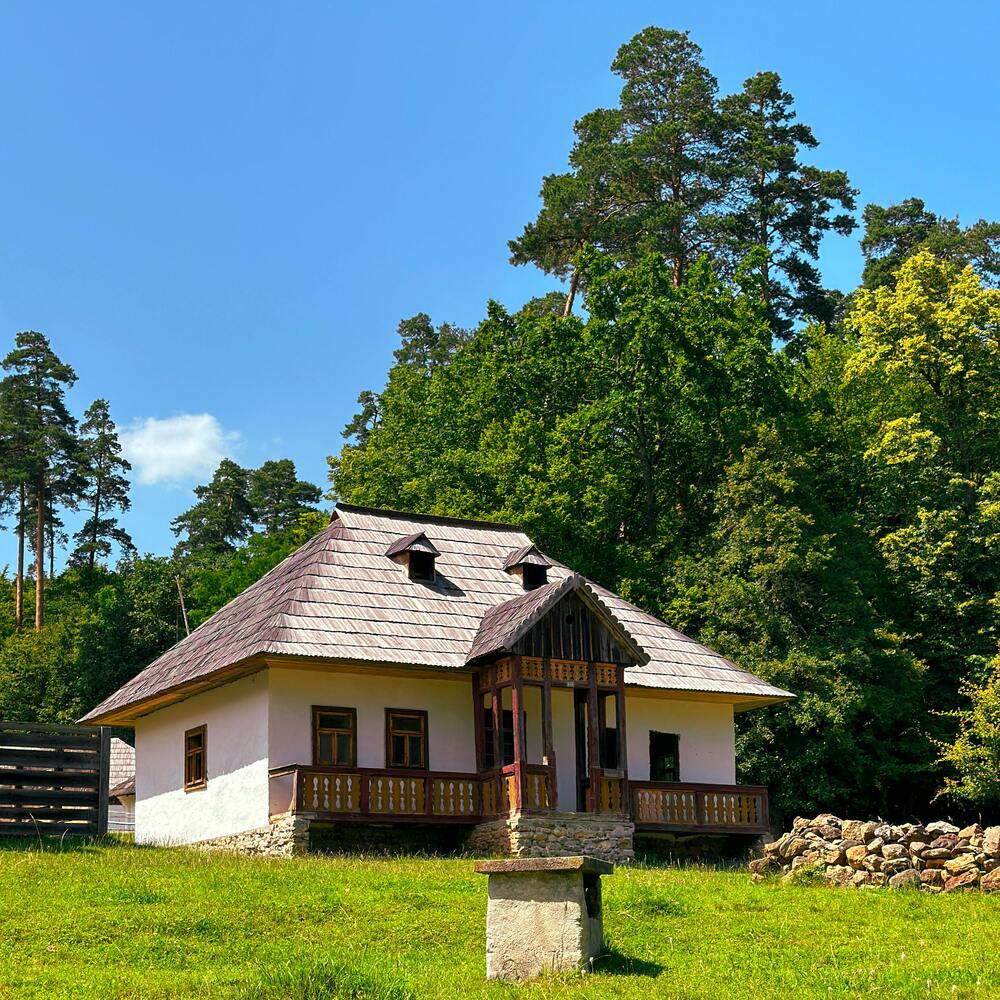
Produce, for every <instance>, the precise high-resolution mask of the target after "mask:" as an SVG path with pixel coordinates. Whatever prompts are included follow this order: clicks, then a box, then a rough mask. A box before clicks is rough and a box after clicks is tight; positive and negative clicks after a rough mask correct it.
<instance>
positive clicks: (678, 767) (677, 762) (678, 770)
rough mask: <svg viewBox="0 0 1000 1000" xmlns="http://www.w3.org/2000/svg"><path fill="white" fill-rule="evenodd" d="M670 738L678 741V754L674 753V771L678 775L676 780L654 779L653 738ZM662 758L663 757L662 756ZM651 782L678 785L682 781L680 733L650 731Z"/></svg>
mask: <svg viewBox="0 0 1000 1000" xmlns="http://www.w3.org/2000/svg"><path fill="white" fill-rule="evenodd" d="M654 734H655V735H657V736H670V737H672V738H673V739H674V740H675V741H676V748H677V749H676V752H675V753H674V771H675V773H676V775H677V776H676V777H675V778H654V777H653V736H654ZM661 756H662V755H661ZM649 780H650V781H658V782H662V783H664V784H676V783H678V782H679V781H680V780H681V734H680V733H666V732H663V731H661V730H659V729H650V730H649Z"/></svg>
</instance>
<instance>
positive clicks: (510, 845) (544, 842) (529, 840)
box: [465, 813, 635, 862]
mask: <svg viewBox="0 0 1000 1000" xmlns="http://www.w3.org/2000/svg"><path fill="white" fill-rule="evenodd" d="M634 834H635V824H633V823H632V821H631V820H629V819H626V818H625V817H623V816H602V815H594V814H590V813H537V814H531V813H514V814H513V815H511V816H509V817H506V818H501V819H495V820H491V821H490V822H488V823H480V824H479V826H477V827H475V828H474V829H473V830H472V831H471V833H470V834H469V838H468V840H467V841H466V843H465V849H466V850H467V851H469V852H471V853H474V854H488V855H496V854H500V855H508V856H510V857H514V858H544V857H561V856H571V855H577V854H587V855H589V856H591V857H595V858H602V859H603V860H605V861H614V862H622V861H630V860H631V859H632V858H633V857H634V856H635V853H634V850H633V836H634Z"/></svg>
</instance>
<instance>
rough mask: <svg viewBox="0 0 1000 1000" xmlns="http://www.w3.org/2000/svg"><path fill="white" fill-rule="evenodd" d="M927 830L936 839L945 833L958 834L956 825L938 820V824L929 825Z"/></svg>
mask: <svg viewBox="0 0 1000 1000" xmlns="http://www.w3.org/2000/svg"><path fill="white" fill-rule="evenodd" d="M926 829H927V832H928V833H929V834H931V836H934V837H940V836H941V835H942V834H944V833H953V834H957V833H958V827H957V826H955V824H954V823H945V822H944V821H943V820H938V822H936V823H928V824H927V827H926Z"/></svg>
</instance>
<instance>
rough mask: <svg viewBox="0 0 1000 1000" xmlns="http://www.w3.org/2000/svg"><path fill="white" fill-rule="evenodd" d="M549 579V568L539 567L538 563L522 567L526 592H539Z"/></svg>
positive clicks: (526, 564) (522, 577)
mask: <svg viewBox="0 0 1000 1000" xmlns="http://www.w3.org/2000/svg"><path fill="white" fill-rule="evenodd" d="M548 578H549V570H548V567H547V566H539V565H537V564H536V563H525V564H524V565H523V566H522V567H521V579H522V580H523V581H524V589H525V590H537V589H538V588H539V587H543V586H545V584H546V582H547V581H548Z"/></svg>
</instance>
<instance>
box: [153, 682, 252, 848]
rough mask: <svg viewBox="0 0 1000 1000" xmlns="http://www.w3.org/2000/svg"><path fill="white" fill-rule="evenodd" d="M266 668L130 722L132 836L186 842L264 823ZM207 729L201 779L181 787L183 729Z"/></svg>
mask: <svg viewBox="0 0 1000 1000" xmlns="http://www.w3.org/2000/svg"><path fill="white" fill-rule="evenodd" d="M267 688H268V672H267V671H266V670H262V671H260V672H258V673H256V674H252V675H251V676H250V677H244V678H242V679H241V680H238V681H233V682H232V683H230V684H224V685H222V686H221V687H218V688H213V689H212V690H210V691H205V692H204V693H202V694H198V695H194V696H193V697H191V698H188V699H186V700H184V701H182V702H179V703H178V704H176V705H170V706H168V707H167V708H162V709H160V710H159V711H157V712H153V713H152V714H151V715H147V716H144V717H143V718H140V719H138V720H137V721H136V725H135V751H136V803H135V839H136V842H137V843H140V844H152V843H159V844H187V843H193V842H196V841H199V840H207V839H209V838H211V837H222V836H226V835H229V834H233V833H242V832H243V831H245V830H253V829H256V828H258V827H262V826H266V825H267V822H268V778H267V770H268V757H267V713H268V698H267ZM201 725H205V726H207V732H206V746H207V774H208V783H207V785H206V786H205V788H202V789H199V790H197V791H191V792H185V791H184V733H185V731H186V730H188V729H193V728H194V727H195V726H201Z"/></svg>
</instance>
